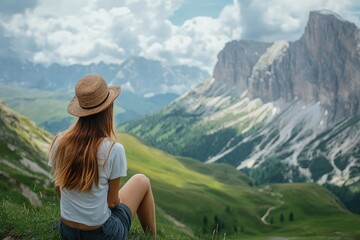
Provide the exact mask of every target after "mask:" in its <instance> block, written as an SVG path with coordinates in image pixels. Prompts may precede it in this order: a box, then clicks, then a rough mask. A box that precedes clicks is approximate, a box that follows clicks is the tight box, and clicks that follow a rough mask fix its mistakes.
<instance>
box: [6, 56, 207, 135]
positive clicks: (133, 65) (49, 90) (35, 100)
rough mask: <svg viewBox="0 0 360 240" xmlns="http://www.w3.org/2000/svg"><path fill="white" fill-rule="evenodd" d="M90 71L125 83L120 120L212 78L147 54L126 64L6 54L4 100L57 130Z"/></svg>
mask: <svg viewBox="0 0 360 240" xmlns="http://www.w3.org/2000/svg"><path fill="white" fill-rule="evenodd" d="M90 73H97V74H100V75H102V76H103V77H104V78H105V79H106V80H107V81H108V82H109V83H110V84H112V85H122V94H121V95H120V97H119V98H118V99H117V101H116V105H117V106H118V108H117V109H118V110H117V111H116V123H117V124H120V123H124V122H125V121H127V120H131V119H134V118H137V117H139V116H142V115H146V114H149V113H152V112H154V111H157V110H159V109H160V108H162V107H163V106H165V105H166V104H168V103H170V102H171V101H173V100H174V99H176V98H177V97H178V96H179V94H182V93H184V92H185V91H186V90H188V89H190V87H191V86H192V85H194V84H197V83H198V82H200V81H201V80H204V79H206V78H208V77H209V75H208V73H207V72H204V71H202V70H200V69H199V68H196V67H189V66H186V65H183V66H168V65H165V64H163V63H161V62H159V61H154V60H149V59H145V58H142V57H131V58H129V59H128V60H126V61H125V62H124V63H123V64H121V65H115V64H105V63H103V62H101V63H99V64H90V65H78V64H76V65H70V66H61V65H59V64H52V65H50V66H44V65H41V64H34V63H31V62H28V61H25V62H22V61H19V60H17V59H16V58H4V57H2V58H1V57H0V100H1V101H4V102H5V103H6V104H7V105H9V106H11V107H12V108H14V109H15V110H17V111H19V112H20V113H22V114H23V115H25V116H27V117H29V118H30V119H32V120H33V121H35V122H36V123H37V124H38V125H39V126H41V127H44V128H45V129H46V130H48V131H50V132H52V133H53V134H56V133H57V132H59V131H62V130H64V129H66V128H67V127H68V126H69V125H70V124H71V123H72V122H73V118H72V117H71V116H69V115H68V114H67V112H66V108H67V104H68V102H70V100H71V98H72V97H73V91H74V86H75V84H76V82H77V80H78V79H79V78H81V77H82V76H84V75H86V74H90ZM49 113H53V114H49Z"/></svg>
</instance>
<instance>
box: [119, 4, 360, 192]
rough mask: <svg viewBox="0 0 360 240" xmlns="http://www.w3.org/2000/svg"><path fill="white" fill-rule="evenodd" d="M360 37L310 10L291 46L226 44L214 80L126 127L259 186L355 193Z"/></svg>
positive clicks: (359, 154)
mask: <svg viewBox="0 0 360 240" xmlns="http://www.w3.org/2000/svg"><path fill="white" fill-rule="evenodd" d="M359 46H360V30H359V29H358V28H357V27H356V26H355V24H353V23H350V22H348V21H346V20H344V19H342V18H341V17H340V16H338V15H337V14H335V13H333V12H330V11H326V10H323V11H314V12H310V16H309V21H308V24H307V26H306V28H305V31H304V34H303V35H302V37H301V38H300V39H299V40H297V41H295V42H289V41H277V42H275V43H260V42H254V41H246V40H240V41H233V42H230V43H228V44H226V46H225V48H224V49H223V50H222V51H221V52H220V53H219V55H218V62H217V64H216V66H215V69H214V74H213V78H212V79H209V80H207V81H205V82H203V83H201V84H200V85H198V86H197V87H195V88H194V89H192V90H190V91H188V92H187V93H185V94H184V95H182V96H181V97H180V98H178V99H177V100H176V101H175V102H173V103H171V104H170V105H169V106H168V107H167V108H165V109H164V110H162V111H160V112H159V113H156V114H153V115H151V116H148V117H146V118H145V119H143V120H139V121H135V122H131V123H128V125H127V126H126V127H125V129H126V130H127V131H130V132H132V133H134V134H136V135H138V136H140V137H142V138H144V139H145V140H146V141H148V142H149V143H150V144H152V145H154V146H157V147H160V148H161V149H164V150H166V151H169V152H171V153H173V154H178V155H185V156H190V157H194V158H197V159H199V160H202V161H204V162H207V163H213V162H224V163H229V164H231V165H233V166H234V167H236V168H237V169H241V170H242V171H245V172H247V173H248V174H249V175H250V176H252V177H253V178H254V179H256V181H257V182H259V183H266V182H302V181H314V182H318V183H319V184H324V183H330V184H336V185H343V184H345V185H348V186H352V187H354V188H356V189H359V187H360V174H359V173H360V118H359V117H358V115H359V113H360V105H359V103H360V97H359V96H360V48H359Z"/></svg>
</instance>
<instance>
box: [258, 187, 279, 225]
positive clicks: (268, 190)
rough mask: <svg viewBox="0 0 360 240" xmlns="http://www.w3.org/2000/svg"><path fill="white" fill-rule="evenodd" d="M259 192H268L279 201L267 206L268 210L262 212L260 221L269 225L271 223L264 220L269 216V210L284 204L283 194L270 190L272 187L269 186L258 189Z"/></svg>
mask: <svg viewBox="0 0 360 240" xmlns="http://www.w3.org/2000/svg"><path fill="white" fill-rule="evenodd" d="M259 191H260V192H262V193H265V194H269V195H271V196H272V197H275V196H277V197H279V198H280V200H281V202H280V204H279V205H278V206H271V207H269V208H268V210H267V211H266V213H265V214H264V216H262V218H261V221H262V222H263V223H264V224H265V225H271V223H269V222H268V221H266V218H267V217H268V216H269V214H270V213H271V211H273V210H275V209H277V208H279V207H281V206H282V205H283V204H284V201H283V195H282V194H281V193H277V192H272V189H271V188H270V186H266V187H264V188H261V189H259Z"/></svg>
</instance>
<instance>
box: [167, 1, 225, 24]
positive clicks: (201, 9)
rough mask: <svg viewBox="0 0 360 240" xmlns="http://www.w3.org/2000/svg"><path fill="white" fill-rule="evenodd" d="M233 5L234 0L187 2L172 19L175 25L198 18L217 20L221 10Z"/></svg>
mask: <svg viewBox="0 0 360 240" xmlns="http://www.w3.org/2000/svg"><path fill="white" fill-rule="evenodd" d="M231 3H232V0H185V1H184V2H183V4H182V5H181V7H180V8H179V9H178V10H176V11H175V12H174V14H173V15H172V16H171V17H170V21H171V22H172V23H173V24H175V25H181V24H183V23H184V22H185V21H186V20H188V19H192V18H194V17H198V16H208V17H212V18H217V17H218V16H219V14H220V12H221V10H222V9H223V8H224V7H225V6H226V5H229V4H231Z"/></svg>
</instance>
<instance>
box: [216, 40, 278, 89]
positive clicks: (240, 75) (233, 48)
mask: <svg viewBox="0 0 360 240" xmlns="http://www.w3.org/2000/svg"><path fill="white" fill-rule="evenodd" d="M270 45H271V44H270V43H261V42H254V41H246V40H240V41H232V42H229V43H227V44H226V46H225V48H224V49H223V50H222V51H221V52H220V53H219V54H218V62H217V63H216V65H215V68H214V78H215V79H216V84H217V85H226V86H227V88H231V89H233V90H234V93H235V94H239V95H240V94H241V93H242V92H243V91H245V90H246V89H248V87H249V81H248V79H249V77H250V75H251V72H252V69H253V67H254V65H255V64H256V62H257V61H258V60H259V58H260V57H261V55H262V54H263V53H264V52H265V51H266V48H268V47H269V46H270Z"/></svg>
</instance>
